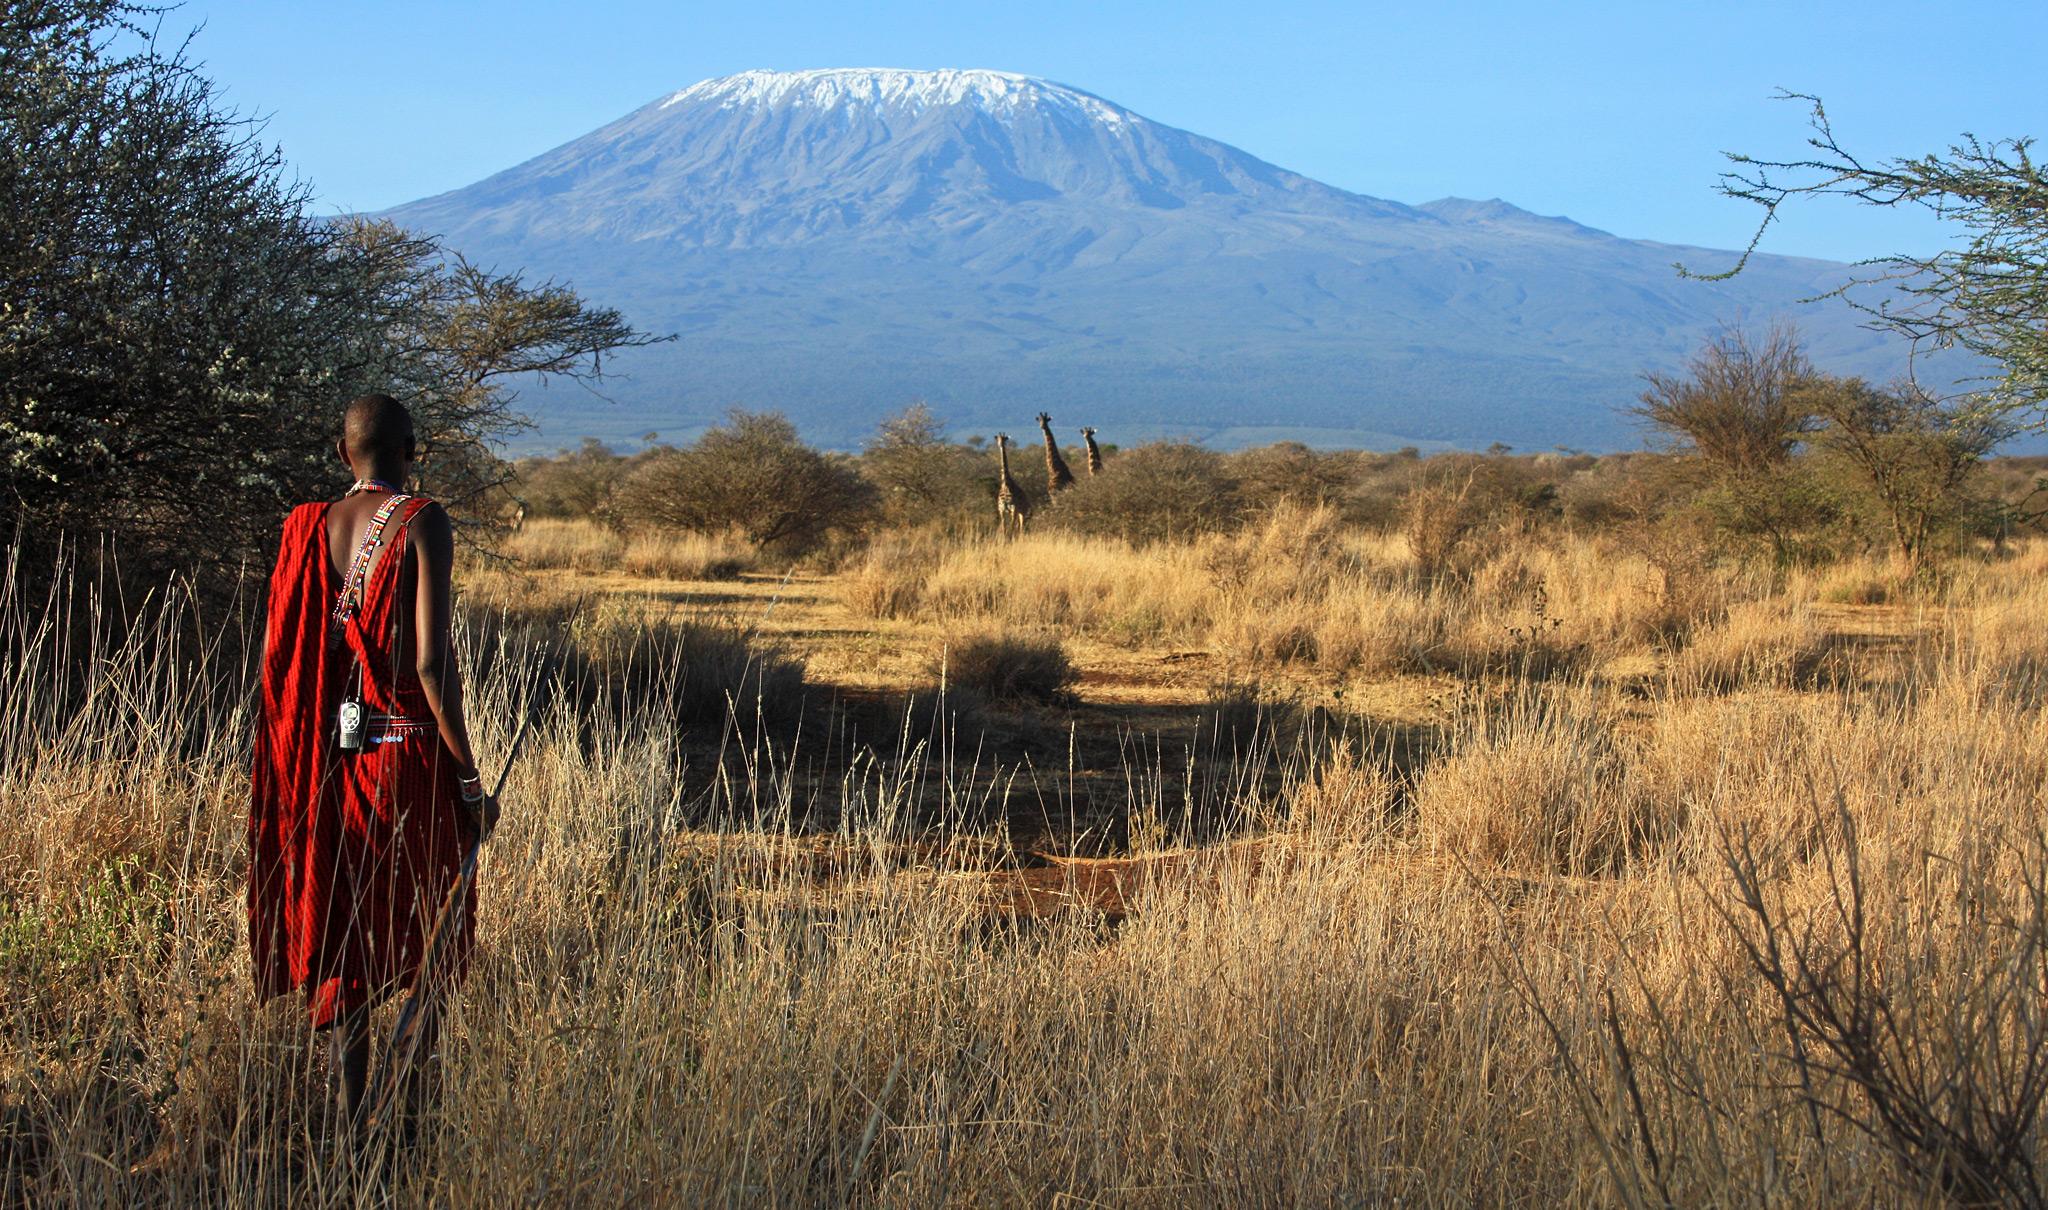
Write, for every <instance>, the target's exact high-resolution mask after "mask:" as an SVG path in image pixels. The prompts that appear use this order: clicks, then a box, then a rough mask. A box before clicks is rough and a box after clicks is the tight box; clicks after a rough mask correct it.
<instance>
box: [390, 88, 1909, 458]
mask: <svg viewBox="0 0 2048 1210" xmlns="http://www.w3.org/2000/svg"><path fill="white" fill-rule="evenodd" d="M390 217H392V218H394V219H396V220H398V221H400V222H402V223H404V224H406V225H408V226H411V227H414V228H416V229H420V230H423V231H428V232H431V233H434V234H438V235H441V236H443V237H444V238H445V239H446V240H447V241H448V243H449V244H450V246H452V247H455V248H458V249H461V250H462V251H464V252H465V253H467V254H469V255H470V256H471V257H473V258H475V259H479V260H482V261H485V262H490V263H496V264H498V265H500V266H504V267H513V266H519V267H524V268H526V269H528V270H529V271H531V272H534V273H537V274H541V275H549V276H554V277H558V278H561V279H564V280H568V281H571V282H573V284H574V285H575V286H576V287H577V288H578V289H579V290H581V291H583V292H584V293H585V294H586V295H587V296H589V297H591V298H593V299H597V300H600V301H602V302H604V303H606V304H608V305H613V306H618V307H620V308H622V309H623V310H624V311H625V312H626V314H627V315H628V316H629V317H630V318H631V319H632V320H633V321H634V322H635V323H636V324H638V325H640V326H642V327H644V328H648V329H650V330H656V331H672V332H676V333H677V334H678V335H679V339H678V341H676V342H675V343H674V344H670V345H665V346H662V347H660V348H657V349H651V350H646V351H642V352H640V353H637V354H634V355H632V356H630V357H626V358H621V359H620V363H619V364H620V367H621V368H622V369H624V370H625V371H626V372H627V374H628V378H627V379H626V380H624V381H622V382H619V383H616V384H614V385H613V386H612V387H611V388H608V393H609V394H611V395H612V396H613V397H614V398H616V399H617V400H619V406H617V407H608V406H606V405H603V404H600V403H595V402H593V401H591V400H590V399H589V398H588V397H587V396H584V395H582V394H581V393H580V392H561V391H555V392H548V393H544V394H538V395H535V396H533V397H531V401H532V402H534V403H535V405H536V410H537V411H539V412H540V413H541V416H542V419H543V422H544V431H545V434H546V436H547V438H548V439H550V440H553V441H565V440H570V439H573V438H574V437H576V436H579V435H582V434H585V433H591V434H596V435H600V436H607V437H620V436H623V435H626V434H634V433H639V432H642V431H645V430H647V429H650V428H651V429H658V430H661V431H663V432H664V433H665V434H668V435H672V436H681V435H684V434H685V433H687V432H688V431H690V430H692V429H694V428H697V427H701V425H703V424H704V423H707V422H708V421H710V420H711V419H713V418H714V417H715V416H716V415H717V413H718V412H719V411H721V410H722V409H723V408H724V407H726V406H729V405H732V404H740V405H744V406H750V407H779V408H782V409H784V410H786V411H788V412H789V413H790V415H791V416H792V418H793V419H795V420H796V421H797V422H798V423H799V425H800V426H802V427H803V428H804V429H805V431H806V432H807V433H809V434H811V435H813V436H814V437H815V438H816V439H819V440H823V441H827V442H831V443H836V444H850V443H852V442H855V441H857V440H858V439H859V438H860V437H861V436H862V435H863V434H864V433H866V432H867V431H868V430H869V429H871V428H872V426H873V423H874V421H875V419H876V418H878V417H879V416H880V415H882V414H884V413H886V412H888V411H891V410H894V409H896V408H899V407H901V406H902V405H903V404H905V403H906V402H908V401H910V400H912V399H916V398H923V399H927V400H929V401H931V402H932V403H933V404H934V406H935V407H937V408H938V409H939V410H940V411H941V412H942V413H943V414H945V415H947V416H949V417H950V418H952V419H953V420H954V421H955V424H956V427H958V428H960V429H962V430H964V431H977V430H987V429H993V428H996V427H1002V426H1006V425H1008V426H1014V425H1017V424H1019V423H1020V420H1019V417H1020V416H1023V417H1028V416H1029V415H1030V414H1031V413H1032V412H1035V411H1037V410H1039V409H1040V408H1041V407H1044V408H1046V409H1048V410H1051V411H1053V412H1054V413H1055V414H1056V415H1058V416H1059V418H1060V419H1061V421H1062V422H1066V421H1069V420H1071V422H1072V423H1074V424H1080V423H1083V422H1086V423H1092V424H1095V425H1096V426H1097V427H1100V428H1102V429H1103V430H1104V432H1105V434H1106V435H1113V436H1114V437H1116V438H1117V439H1119V440H1132V439H1138V438H1142V437H1145V436H1152V435H1158V434H1163V433H1185V434H1189V435H1194V436H1200V437H1205V438H1209V439H1211V440H1216V441H1220V442H1223V443H1233V444H1234V443H1242V442H1246V441H1258V440H1271V439H1276V438H1277V437H1281V436H1308V437H1312V438H1314V439H1318V440H1321V441H1325V442H1362V443H1370V444H1399V443H1408V442H1416V443H1425V444H1426V443H1435V442H1443V443H1456V444H1468V445H1484V444H1486V443H1488V442H1490V441H1493V440H1505V441H1508V442H1511V443H1513V444H1517V445H1523V446H1548V445H1551V444H1555V443H1563V444H1569V445H1574V446H1584V447H1592V448H1603V447H1611V446H1617V445H1627V444H1632V443H1633V440H1634V435H1633V433H1632V432H1631V430H1629V429H1628V427H1627V426H1626V424H1625V423H1624V422H1623V420H1622V419H1621V418H1620V416H1619V413H1618V412H1617V410H1616V409H1617V406H1618V405H1620V404H1623V403H1626V402H1627V401H1628V400H1630V399H1631V398H1632V397H1633V395H1634V393H1635V391H1636V390H1637V389H1638V386H1637V383H1638V378H1637V376H1638V375H1639V374H1640V372H1641V371H1642V370H1644V369H1646V368H1665V367H1669V366H1671V365H1673V364H1675V363H1676V362H1677V361H1678V360H1679V359H1680V358H1682V357H1683V356H1684V354H1685V353H1686V352H1687V351H1688V350H1689V349H1690V348H1691V347H1693V346H1694V345H1695V344H1696V343H1697V342H1698V340H1699V339H1700V337H1701V336H1703V335H1704V334H1705V333H1706V332H1708V331H1710V330H1711V329H1712V328H1713V327H1714V326H1715V325H1717V324H1719V323H1723V322H1758V321H1761V320H1767V319H1771V318H1778V317H1785V318H1796V319H1798V320H1799V321H1800V322H1801V324H1802V327H1803V329H1804V330H1805V332H1806V334H1807V337H1808V340H1809V344H1810V346H1811V348H1812V350H1813V352H1814V354H1815V356H1816V358H1817V360H1819V361H1821V362H1822V363H1823V364H1824V365H1828V366H1830V367H1833V368H1837V369H1842V370H1846V371H1850V372H1859V373H1863V374H1866V375H1871V376H1876V377H1889V376H1890V375H1892V374H1893V373H1896V372H1897V371H1898V370H1899V369H1900V368H1902V365H1903V362H1902V360H1901V355H1900V353H1899V351H1898V350H1897V349H1896V348H1893V347H1891V346H1889V345H1887V344H1886V342H1884V341H1883V340H1882V339H1880V338H1879V337H1877V336H1875V335H1873V334H1872V333H1869V332H1866V331H1864V330H1862V329H1861V328H1860V327H1859V326H1858V325H1857V324H1856V322H1855V318H1854V313H1853V312H1850V311H1849V310H1848V309H1847V308H1846V307H1843V306H1841V305H1840V304H1832V305H1825V306H1818V305H1810V304H1809V305H1803V306H1802V305H1801V304H1800V303H1799V301H1798V300H1800V299H1802V298H1806V297H1810V296H1812V295H1815V294H1818V293H1821V292H1824V291H1825V290H1826V289H1828V288H1829V287H1830V286H1832V285H1833V284H1834V283H1835V282H1837V281H1838V280H1840V276H1841V274H1842V273H1843V272H1844V269H1843V267H1842V266H1839V265H1834V264H1830V263H1827V262H1821V261H1808V260H1797V259H1791V258H1783V257H1759V258H1756V259H1755V260H1754V261H1753V262H1752V265H1751V267H1750V268H1749V269H1748V270H1747V271H1746V272H1745V273H1744V274H1743V275H1742V276H1741V277H1739V278H1737V279H1735V280H1734V281H1732V282H1727V283H1704V282H1697V281H1688V280H1682V279H1680V278H1679V277H1678V276H1677V274H1676V273H1675V272H1674V271H1673V270H1672V267H1671V266H1672V262H1673V261H1675V260H1684V261H1686V262H1688V263H1692V264H1705V265H1716V266H1718V265H1720V264H1725V263H1727V261H1728V259H1729V258H1728V256H1727V255H1725V254H1715V253H1711V252H1706V251H1703V250H1699V249H1684V248H1674V247H1669V246H1665V245H1659V244H1654V243H1647V242H1642V241H1635V240H1626V239H1620V238H1617V237H1615V236H1612V235H1609V234H1607V233H1605V232H1601V231H1596V230H1593V229H1591V228H1588V227H1584V226H1581V225H1579V224H1576V223H1573V222H1571V221H1570V220H1568V219H1558V218H1544V217H1541V216H1537V215H1533V214H1530V213H1528V212H1526V211H1523V210H1519V209H1517V208H1515V207H1513V206H1511V205H1508V204H1507V203H1504V202H1500V201H1497V200H1495V201H1487V202H1477V201H1465V200H1460V199H1443V200H1440V201H1436V202H1431V203H1428V204H1425V205H1421V206H1406V205H1402V204H1400V203H1397V202H1390V201H1384V200H1380V199H1376V198H1370V197H1365V196H1362V195H1358V194H1353V193H1347V192H1345V191H1343V190H1340V189H1335V188H1332V187H1330V186H1328V185H1324V184H1321V183H1319V182H1316V181H1313V180H1310V179H1308V178H1306V177H1303V176H1300V175H1299V174H1296V173H1291V172H1288V171H1286V170H1284V169H1281V168H1278V167H1275V166H1274V165H1271V164H1268V163H1266V162H1264V161H1262V160H1259V159H1257V158H1256V157H1253V156H1251V155H1248V154H1246V153H1244V152H1242V151H1239V150H1237V149H1235V148H1232V147H1230V146H1227V145H1225V144H1223V143H1219V142H1216V141H1215V140H1212V139H1206V138H1203V137H1201V136H1199V135H1195V134H1190V133H1188V132H1186V131H1181V130H1176V129H1174V128H1172V127H1169V126H1164V125H1161V124H1159V123H1156V122H1152V121H1149V120H1147V119H1145V118H1143V117H1140V116H1139V115H1137V114H1134V113H1132V112H1130V111H1129V110H1126V109H1123V108H1121V107H1119V106H1117V105H1115V104H1113V103H1111V102H1109V101H1106V100H1103V99H1102V98H1100V97H1095V96H1092V95H1091V94H1088V93H1084V92H1081V91H1079V90H1076V89H1071V88H1067V87H1064V86H1061V85H1057V84H1052V83H1049V82H1047V81H1043V80H1036V79H1031V78H1027V77H1023V76H1015V75H1008V74H1004V73H997V72H966V71H939V72H911V71H892V70H838V71H814V72H786V73H778V72H746V73H742V74H740V75H737V76H730V77H726V78H723V79H719V80H710V81H705V82H703V83H700V84H697V85H693V86H692V87H690V88H686V89H684V90H682V91H681V92H678V93H676V94H674V95H672V96H669V97H665V98H662V99H660V100H657V101H655V102H652V103H650V104H648V105H646V106H644V107H643V108H641V109H639V110H636V111H635V112H633V113H631V114H628V115H626V116H625V117H623V118H621V119H619V120H618V121H616V122H613V123H611V124H610V125H608V126H605V127H603V128H601V129H599V130H596V131H593V132H591V133H590V134H588V135H586V136H584V137H583V138H580V139H577V140H575V141H573V142H571V143H568V144H565V145H564V146H562V147H559V148H556V149H555V150H553V151H550V152H548V153H546V154H544V155H542V156H540V157H538V158H536V159H534V160H532V161H529V162H528V163H525V164H522V165H519V166H517V167H515V168H513V169H510V170H508V171H506V172H502V173H499V174H497V175H496V176H493V177H490V178H488V179H486V180H484V181H481V182H478V183H477V184H475V185H472V186H469V187H467V188H465V189H460V190H457V191H455V192H453V193H448V194H443V195H441V196H439V197H434V198H429V199H425V200H423V201H420V202H415V203H412V204H410V205H407V206H402V207H399V208H398V209H396V210H394V211H391V212H390Z"/></svg>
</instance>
